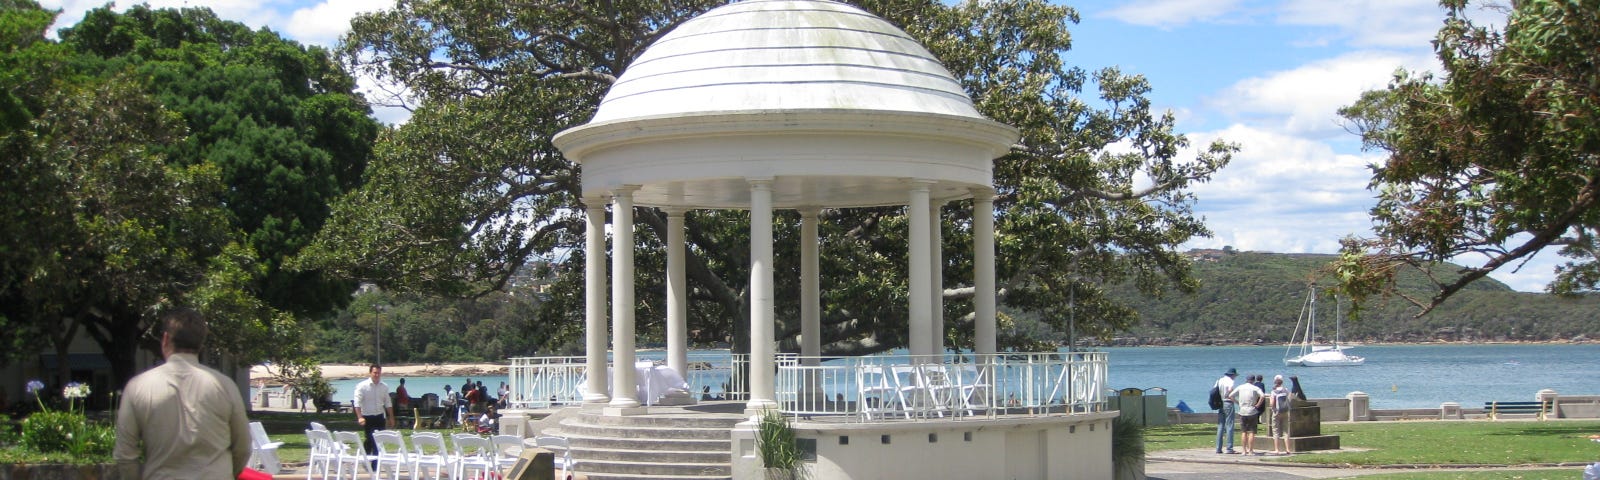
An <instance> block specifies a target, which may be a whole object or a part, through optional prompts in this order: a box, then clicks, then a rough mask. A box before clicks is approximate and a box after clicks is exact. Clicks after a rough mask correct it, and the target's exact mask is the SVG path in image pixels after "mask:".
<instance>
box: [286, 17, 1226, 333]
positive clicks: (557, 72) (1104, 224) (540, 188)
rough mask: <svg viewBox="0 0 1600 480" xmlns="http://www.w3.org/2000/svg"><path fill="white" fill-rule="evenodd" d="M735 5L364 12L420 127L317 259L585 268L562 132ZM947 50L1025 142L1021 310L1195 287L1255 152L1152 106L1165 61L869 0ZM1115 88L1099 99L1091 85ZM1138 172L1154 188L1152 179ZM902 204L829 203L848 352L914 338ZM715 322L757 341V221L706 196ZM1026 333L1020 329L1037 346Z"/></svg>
mask: <svg viewBox="0 0 1600 480" xmlns="http://www.w3.org/2000/svg"><path fill="white" fill-rule="evenodd" d="M721 3H723V2H721V1H705V0H701V1H690V2H674V3H671V4H661V3H659V2H636V1H621V2H542V3H536V4H520V5H517V6H516V7H515V8H510V7H508V5H506V4H503V3H502V2H494V1H489V0H467V1H451V2H443V1H434V0H402V1H400V2H397V3H396V4H395V6H394V8H393V9H390V10H385V11H380V12H374V13H369V14H364V15H361V16H359V17H357V18H356V19H355V20H354V21H353V22H352V31H351V33H350V34H349V35H348V36H346V37H345V38H344V39H343V41H342V45H341V47H340V48H339V55H340V56H341V58H342V59H344V60H345V61H346V62H347V63H348V64H349V65H351V67H352V69H353V70H354V71H357V72H360V73H362V74H366V75H371V76H373V77H376V78H377V79H378V80H379V81H382V82H387V83H391V84H396V85H402V86H403V87H404V88H403V91H404V92H405V94H404V95H401V96H397V97H395V98H393V99H391V100H392V101H393V102H395V103H396V104H398V105H404V106H406V107H408V108H412V109H414V116H413V117H412V120H411V121H410V122H409V123H407V124H405V125H402V126H399V127H397V128H395V129H393V130H392V131H390V132H387V133H385V134H384V135H383V136H382V137H381V138H380V139H379V145H378V146H377V147H376V150H375V154H374V158H373V162H372V164H371V168H370V169H369V170H368V172H367V177H366V183H365V184H364V185H363V187H362V188H360V189H358V190H356V191H354V192H351V193H350V194H348V195H346V196H344V197H342V198H340V199H339V200H338V201H336V202H335V203H334V206H333V216H332V219H331V220H330V221H329V225H328V227H327V228H326V229H324V230H323V231H322V233H321V234H319V236H318V237H317V240H316V241H315V242H314V243H313V244H312V245H311V246H310V247H309V248H307V249H306V250H305V251H304V252H303V253H302V255H301V256H300V257H299V258H298V261H299V262H302V263H301V265H303V266H305V267H306V268H325V269H328V270H330V271H335V272H338V273H339V274H341V275H344V276H348V277H352V278H364V279H370V280H372V281H374V282H376V283H378V284H379V285H380V286H382V287H384V288H385V289H388V290H391V291H401V292H426V293H437V294H447V295H463V296H472V295H482V294H485V293H487V292H492V291H495V290H498V289H499V288H501V287H503V286H504V285H505V284H506V282H507V281H508V279H509V278H510V276H511V275H512V274H513V272H516V271H517V270H518V269H519V268H521V267H522V266H524V265H525V264H526V263H527V262H530V261H533V260H534V259H536V258H546V259H551V258H553V259H556V260H555V262H556V266H557V268H560V269H563V270H566V271H577V270H578V269H579V266H581V265H583V262H584V261H585V259H584V254H583V248H582V244H583V241H584V240H583V239H584V235H583V231H584V221H583V218H582V216H581V213H582V211H583V207H584V205H583V203H582V199H580V198H579V195H580V193H581V192H580V188H579V182H578V178H579V175H580V171H579V169H578V167H577V165H574V164H573V163H572V162H570V161H568V160H566V159H565V158H564V157H563V156H562V155H561V152H559V151H558V150H557V149H555V148H554V146H553V145H551V143H550V138H551V137H552V136H553V135H554V134H555V133H557V132H560V131H562V130H564V129H567V128H571V127H574V126H577V125H580V124H582V123H583V122H584V121H585V120H586V119H588V118H590V117H591V116H592V115H593V111H594V109H595V108H596V105H598V103H599V101H600V99H601V97H602V95H603V94H604V93H605V91H606V90H607V89H608V88H609V87H610V85H611V83H612V82H614V81H615V80H616V78H617V77H619V76H621V75H622V73H623V72H624V70H625V69H626V68H627V66H628V65H629V64H630V63H632V61H633V59H635V58H636V57H637V56H638V55H639V54H640V53H642V52H643V51H644V49H645V48H647V47H648V46H649V45H650V44H651V43H652V42H653V41H655V39H657V38H660V36H661V35H663V34H665V32H668V31H670V30H671V29H672V28H673V27H675V26H677V25H678V24H680V23H682V22H684V21H686V20H688V19H690V18H693V17H694V16H695V15H698V14H700V13H703V12H705V11H707V10H709V9H710V8H712V7H715V6H718V5H720V4H721ZM858 5H860V6H861V7H862V8H864V9H866V10H868V11H870V12H873V13H876V14H878V15H880V16H882V17H884V18H886V19H887V20H889V21H890V22H892V23H894V24H896V25H899V26H901V27H902V28H904V29H905V30H906V31H907V32H908V33H910V34H911V35H912V36H914V37H916V38H917V39H918V40H919V41H921V42H922V43H923V44H925V45H926V46H927V47H928V49H929V50H930V51H932V52H933V53H934V54H935V55H936V56H937V57H938V58H940V59H941V60H942V61H943V62H944V63H945V65H946V66H947V67H948V69H949V70H950V71H951V72H952V73H953V74H954V75H955V77H956V78H957V79H958V80H959V81H961V82H962V84H963V85H964V86H965V88H966V90H967V93H968V94H969V95H970V96H971V97H972V98H973V100H974V102H975V104H976V105H977V107H978V108H979V110H980V111H981V112H983V113H984V114H985V115H988V116H989V117H991V118H993V119H995V120H998V121H1000V122H1003V123H1007V124H1010V125H1013V126H1016V127H1018V128H1019V129H1021V131H1022V140H1021V142H1020V144H1019V146H1018V147H1017V148H1015V149H1013V151H1012V152H1011V153H1010V154H1008V155H1007V156H1005V157H1004V158H1001V159H999V160H997V161H996V163H995V165H996V168H995V183H996V186H997V189H998V198H997V200H996V204H995V208H996V209H997V215H996V217H997V229H998V230H999V231H998V234H997V240H996V243H997V246H996V249H997V252H998V262H999V265H998V266H997V270H998V278H999V280H998V283H999V285H998V287H999V288H1000V290H1001V292H1003V295H1002V296H1003V298H1001V302H1002V309H1004V310H1005V314H1007V315H1011V314H1029V315H1034V316H1035V317H1036V318H1041V319H1047V321H1050V322H1060V321H1061V320H1062V319H1064V318H1066V315H1062V313H1063V312H1064V311H1065V306H1066V305H1068V303H1069V302H1068V297H1069V296H1073V297H1075V298H1076V301H1075V302H1074V303H1075V304H1076V305H1077V306H1078V308H1079V309H1086V310H1092V311H1093V312H1095V314H1094V315H1090V316H1084V317H1083V318H1085V319H1090V318H1092V319H1094V320H1095V321H1096V323H1092V324H1084V325H1080V326H1079V328H1081V329H1083V330H1086V331H1091V332H1093V333H1095V334H1106V333H1107V332H1112V331H1117V330H1122V329H1126V328H1129V327H1130V326H1132V325H1133V323H1134V321H1135V319H1136V316H1135V315H1134V312H1133V311H1132V310H1131V309H1129V308H1127V307H1126V305H1123V304H1119V303H1117V302H1115V301H1113V300H1111V299H1110V298H1108V297H1106V295H1105V294H1104V291H1103V290H1102V289H1101V287H1100V286H1101V285H1108V284H1121V283H1130V284H1133V285H1135V286H1136V287H1137V288H1138V289H1140V290H1141V291H1144V292H1147V293H1152V294H1153V293H1159V292H1161V291H1164V290H1166V289H1178V290H1192V289H1193V288H1195V286H1196V285H1195V282H1194V280H1193V278H1192V277H1191V274H1190V270H1189V268H1190V265H1189V263H1188V261H1187V259H1186V258H1185V257H1183V256H1182V255H1180V254H1179V253H1178V252H1177V251H1176V248H1177V246H1178V245H1181V244H1183V243H1184V242H1186V241H1188V240H1189V239H1191V238H1194V237H1196V236H1205V235H1209V231H1208V230H1206V228H1205V226H1204V225H1203V223H1202V221H1201V220H1200V219H1199V218H1198V217H1196V216H1194V215H1193V212H1192V210H1191V206H1192V202H1193V197H1192V195H1191V194H1190V193H1189V192H1188V190H1187V189H1188V187H1189V186H1190V185H1192V184H1193V183H1194V182H1204V181H1206V180H1208V179H1209V178H1210V176H1211V175H1212V174H1213V173H1215V172H1216V171H1217V170H1218V169H1221V168H1223V167H1224V166H1225V165H1226V164H1227V163H1228V160H1229V158H1230V155H1231V154H1232V152H1233V151H1235V150H1236V147H1234V146H1232V145H1229V144H1226V143H1222V142H1217V143H1214V144H1212V145H1207V146H1203V147H1199V148H1197V150H1198V153H1197V154H1196V155H1195V156H1194V157H1193V158H1184V157H1182V156H1181V154H1180V152H1183V151H1184V150H1185V149H1186V148H1187V147H1189V146H1190V145H1189V143H1188V140H1187V139H1186V138H1185V137H1183V136H1182V135H1179V134H1177V133H1175V132H1174V118H1173V116H1172V115H1171V114H1157V113H1154V112H1152V111H1151V110H1150V103H1149V101H1148V99H1146V98H1145V95H1146V94H1147V93H1148V92H1149V90H1150V87H1149V84H1148V83H1147V82H1146V81H1145V79H1144V78H1143V77H1140V76H1136V75H1127V74H1124V73H1122V72H1120V71H1119V70H1117V69H1114V68H1108V69H1102V70H1098V71H1094V72H1089V71H1086V70H1083V69H1080V68H1075V67H1069V66H1067V62H1066V60H1065V54H1066V52H1067V50H1068V49H1069V48H1070V46H1071V37H1070V35H1069V32H1068V27H1069V26H1070V25H1072V24H1073V23H1075V22H1077V21H1078V15H1077V12H1076V11H1075V10H1073V9H1071V8H1068V7H1064V6H1059V5H1052V4H1049V3H1047V2H1043V1H1037V0H1035V1H1022V0H1012V1H998V2H993V1H981V2H980V1H967V2H963V3H959V4H946V3H943V2H929V1H862V2H858ZM1091 84H1092V85H1093V86H1094V88H1097V90H1096V91H1093V92H1092V93H1087V94H1086V93H1085V92H1084V90H1085V88H1086V87H1088V86H1090V85H1091ZM1136 182H1139V183H1137V185H1138V186H1137V187H1136ZM902 210H903V209H901V208H859V209H841V210H829V211H826V212H824V213H823V218H822V221H821V222H820V223H821V232H820V233H821V235H822V238H823V239H824V240H823V245H822V246H821V258H822V262H823V263H822V266H821V274H822V276H823V279H822V283H823V284H824V285H828V288H827V289H825V290H826V291H825V293H824V298H823V300H822V303H823V305H824V312H823V313H822V316H823V323H824V327H823V331H824V336H825V338H824V339H823V344H824V347H823V348H824V350H825V352H826V353H829V354H854V353H870V352H876V351H882V350H885V349H889V348H894V347H897V346H901V345H904V344H905V343H906V335H907V323H906V321H905V320H904V319H905V318H906V315H907V314H908V313H907V312H906V301H905V300H906V299H905V297H906V293H905V289H906V287H905V284H906V281H905V275H906V272H905V269H906V267H905V265H906V263H907V252H906V251H905V247H904V245H905V244H906V242H905V230H906V219H905V217H904V215H903V212H902ZM970 210H971V208H970V204H966V205H955V206H953V208H952V211H951V212H947V215H945V218H944V219H943V220H944V225H943V228H944V235H943V238H944V239H945V240H946V247H947V248H946V249H945V250H944V252H943V258H944V260H945V263H946V267H945V269H944V272H943V273H944V279H945V281H946V285H947V286H948V288H947V289H946V292H945V297H946V301H945V306H946V311H945V312H943V313H944V315H945V316H946V317H947V318H950V319H951V321H948V322H946V326H947V329H948V330H947V332H946V334H947V337H948V338H949V339H950V341H949V344H950V345H952V346H963V345H967V346H970V344H971V339H970V335H971V332H972V328H971V327H970V325H971V316H970V312H971V311H972V306H971V296H972V293H973V289H972V287H971V284H972V279H971V276H972V253H971V252H972V249H971V247H970V242H971V219H970V218H968V217H969V214H968V213H965V212H970ZM635 214H636V215H635V218H636V222H637V223H638V224H639V225H640V226H641V227H642V228H640V229H639V230H638V233H637V238H636V239H635V240H636V244H637V245H638V251H637V252H636V263H637V264H638V265H639V268H638V269H637V272H638V278H636V284H637V285H638V292H640V294H639V298H638V302H636V304H637V307H636V308H637V309H638V312H637V314H636V318H638V319H640V320H639V322H640V323H639V325H638V329H639V331H640V332H641V334H643V335H646V336H655V335H660V330H661V323H662V321H661V320H660V319H661V318H662V317H664V315H662V314H661V313H660V312H661V310H663V309H664V307H663V305H664V303H665V302H664V300H663V298H662V295H663V294H662V292H664V291H665V287H664V280H663V278H662V276H663V274H662V273H663V271H664V270H665V269H664V268H663V265H664V255H663V254H662V250H663V249H662V246H663V245H664V243H665V242H664V238H665V236H666V234H665V231H666V223H667V222H666V217H665V214H664V213H663V212H661V211H660V210H657V209H653V208H641V209H638V211H636V212H635ZM777 219H778V221H777V224H776V225H774V227H775V229H776V230H775V232H774V235H775V238H776V245H775V249H776V252H777V261H776V265H775V266H774V267H775V272H776V275H775V277H776V278H777V279H778V282H779V283H778V285H777V288H778V289H779V291H792V290H797V289H798V286H797V285H796V283H795V282H797V281H798V280H796V279H797V278H798V272H799V266H798V260H797V258H798V255H797V254H795V253H794V252H797V251H798V245H797V242H798V237H799V235H798V226H797V219H798V215H797V214H796V213H794V212H779V213H778V215H777ZM686 223H687V225H688V242H689V248H688V251H689V256H690V257H691V258H689V259H688V261H687V270H688V278H689V284H690V286H689V287H690V288H689V291H690V292H691V294H690V295H691V298H690V304H689V307H688V308H689V312H690V313H689V315H690V317H691V318H694V319H695V324H694V325H692V330H693V332H692V333H691V338H690V341H691V342H693V343H697V344H704V343H713V342H730V341H731V342H733V343H734V345H735V349H736V350H743V349H744V347H746V345H743V343H744V342H745V341H747V339H748V335H745V334H744V331H745V329H747V328H748V321H747V320H745V319H747V318H748V317H749V315H748V311H747V309H748V298H747V297H748V295H749V294H748V292H746V291H745V290H744V289H745V288H746V287H745V285H746V284H747V282H745V281H743V279H744V278H745V277H746V275H747V272H748V270H749V266H748V262H749V255H748V243H749V239H748V231H749V227H748V223H749V217H748V215H747V214H746V213H744V212H738V211H695V212H691V213H690V214H689V215H688V216H687V218H686ZM558 278H559V280H558V281H557V283H556V284H555V285H553V286H552V288H551V290H550V294H551V296H552V298H551V299H550V302H549V303H548V304H546V305H547V307H549V308H543V309H541V310H540V312H539V322H540V323H541V324H548V325H550V326H551V327H550V328H554V329H556V334H557V335H561V336H563V337H567V338H570V337H571V336H573V335H578V334H579V331H580V330H581V326H582V319H581V315H582V313H581V312H583V311H584V309H583V308H582V304H583V297H582V291H583V285H582V277H581V276H580V275H564V276H560V277H558ZM777 310H778V315H777V316H778V318H779V319H780V324H779V325H778V330H777V333H778V338H780V339H784V340H783V342H784V348H786V349H791V350H792V349H794V348H795V343H794V336H795V335H796V334H797V333H798V332H799V325H798V322H797V321H795V320H794V319H797V318H798V314H796V313H795V312H798V310H799V306H798V303H797V299H796V298H795V297H794V296H786V295H780V296H779V301H778V303H777ZM1024 340H1025V339H1022V338H1019V337H1009V338H1007V341H1008V343H1010V344H1012V345H1018V342H1021V341H1024Z"/></svg>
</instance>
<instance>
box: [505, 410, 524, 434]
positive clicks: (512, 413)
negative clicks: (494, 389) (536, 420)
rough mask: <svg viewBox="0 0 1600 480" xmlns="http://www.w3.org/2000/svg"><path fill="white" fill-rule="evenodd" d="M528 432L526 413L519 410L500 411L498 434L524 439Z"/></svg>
mask: <svg viewBox="0 0 1600 480" xmlns="http://www.w3.org/2000/svg"><path fill="white" fill-rule="evenodd" d="M527 430H528V411H527V410H523V409H520V408H508V409H505V410H501V411H500V433H501V434H502V435H516V436H519V437H524V438H526V437H527V436H528V435H527V433H526V432H527Z"/></svg>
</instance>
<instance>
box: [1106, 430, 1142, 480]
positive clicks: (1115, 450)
mask: <svg viewBox="0 0 1600 480" xmlns="http://www.w3.org/2000/svg"><path fill="white" fill-rule="evenodd" d="M1111 470H1112V471H1113V472H1115V475H1116V478H1117V480H1144V478H1145V476H1144V425H1142V424H1140V423H1139V422H1137V421H1134V420H1133V419H1132V418H1129V417H1123V416H1118V417H1117V418H1116V420H1112V421H1111Z"/></svg>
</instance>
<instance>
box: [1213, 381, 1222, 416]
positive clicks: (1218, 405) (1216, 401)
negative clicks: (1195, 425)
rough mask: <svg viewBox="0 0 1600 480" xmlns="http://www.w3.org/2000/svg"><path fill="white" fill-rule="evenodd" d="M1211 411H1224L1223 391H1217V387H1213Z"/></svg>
mask: <svg viewBox="0 0 1600 480" xmlns="http://www.w3.org/2000/svg"><path fill="white" fill-rule="evenodd" d="M1211 409H1212V410H1222V390H1219V389H1217V386H1216V385H1212V386H1211Z"/></svg>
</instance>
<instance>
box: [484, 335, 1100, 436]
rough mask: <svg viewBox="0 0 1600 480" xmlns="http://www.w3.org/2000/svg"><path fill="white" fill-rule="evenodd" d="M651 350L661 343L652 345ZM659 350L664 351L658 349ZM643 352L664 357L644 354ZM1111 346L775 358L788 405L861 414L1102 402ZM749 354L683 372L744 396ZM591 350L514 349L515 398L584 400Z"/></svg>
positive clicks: (523, 403)
mask: <svg viewBox="0 0 1600 480" xmlns="http://www.w3.org/2000/svg"><path fill="white" fill-rule="evenodd" d="M651 353H654V352H651ZM657 356H660V355H657ZM639 359H640V361H661V359H658V358H653V357H650V356H648V355H643V354H641V355H640V357H639ZM1106 361H1107V358H1106V354H1105V352H1074V353H1065V352H1051V353H1005V354H988V355H973V354H964V355H958V354H949V355H926V356H922V355H872V356H864V357H799V356H795V355H788V354H784V355H780V356H779V358H778V359H777V366H778V371H777V377H776V381H777V384H776V389H777V399H776V400H777V401H778V403H779V408H780V409H782V411H783V412H784V413H785V414H788V415H795V416H807V417H816V416H837V417H842V418H849V419H854V420H858V421H878V420H888V419H917V418H959V417H977V416H995V415H1012V414H1046V413H1074V412H1093V411H1102V410H1104V409H1105V408H1106V402H1107V399H1106V385H1107V384H1106V375H1107V364H1106ZM748 366H749V357H748V356H747V355H743V354H739V355H734V354H730V353H728V352H727V351H697V352H691V353H690V355H689V369H688V370H689V372H688V375H685V376H684V380H685V381H686V382H687V383H688V385H689V390H690V392H689V393H690V394H692V395H695V396H696V397H697V398H700V399H702V400H746V399H749V398H750V397H749V389H748V388H747V386H746V385H745V379H746V377H747V375H745V370H746V369H747V368H748ZM586 368H587V366H586V365H585V359H584V357H522V358H513V359H511V369H510V374H509V376H510V383H511V385H510V386H511V391H512V394H511V399H510V400H509V403H510V404H511V406H513V407H514V408H551V407H559V406H566V405H577V404H581V403H583V389H584V387H585V385H584V380H585V379H586V378H587V376H586V375H585V371H586Z"/></svg>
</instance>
